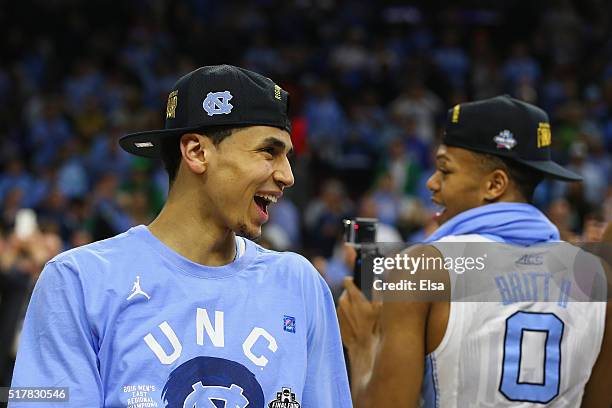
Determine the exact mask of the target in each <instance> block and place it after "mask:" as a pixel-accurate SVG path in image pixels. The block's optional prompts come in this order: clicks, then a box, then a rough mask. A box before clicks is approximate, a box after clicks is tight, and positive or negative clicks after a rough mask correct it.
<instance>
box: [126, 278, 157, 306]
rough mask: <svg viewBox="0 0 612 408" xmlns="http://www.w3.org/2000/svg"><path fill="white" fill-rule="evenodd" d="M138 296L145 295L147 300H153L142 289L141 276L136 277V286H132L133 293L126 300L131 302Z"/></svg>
mask: <svg viewBox="0 0 612 408" xmlns="http://www.w3.org/2000/svg"><path fill="white" fill-rule="evenodd" d="M136 295H143V296H144V297H146V298H147V300H149V299H151V296H149V295H147V294H146V293H145V291H144V290H142V289H141V288H140V276H136V281H135V282H134V286H132V293H131V294H130V296H128V298H127V299H126V300H130V299H131V298H133V297H134V296H136Z"/></svg>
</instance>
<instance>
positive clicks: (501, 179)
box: [484, 169, 510, 202]
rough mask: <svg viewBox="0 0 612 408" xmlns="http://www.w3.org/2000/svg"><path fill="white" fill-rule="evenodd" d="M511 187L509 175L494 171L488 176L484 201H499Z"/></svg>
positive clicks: (497, 170) (501, 171)
mask: <svg viewBox="0 0 612 408" xmlns="http://www.w3.org/2000/svg"><path fill="white" fill-rule="evenodd" d="M509 187H510V178H509V177H508V174H507V173H506V172H505V171H503V170H501V169H496V170H493V171H492V172H491V173H489V175H488V176H487V181H486V184H485V192H484V199H485V201H487V202H495V201H497V200H498V199H499V198H500V197H501V196H502V195H504V193H506V191H507V190H508V188H509Z"/></svg>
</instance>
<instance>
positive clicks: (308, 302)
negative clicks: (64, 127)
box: [13, 65, 351, 408]
mask: <svg viewBox="0 0 612 408" xmlns="http://www.w3.org/2000/svg"><path fill="white" fill-rule="evenodd" d="M287 109H288V94H287V93H286V92H285V91H284V90H282V89H281V88H280V87H279V86H278V85H276V84H274V82H272V81H271V80H270V79H268V78H265V77H263V76H261V75H259V74H256V73H254V72H251V71H248V70H245V69H241V68H237V67H233V66H229V65H222V66H210V67H202V68H199V69H197V70H195V71H193V72H191V73H190V74H188V75H186V76H184V77H183V78H181V79H180V80H179V81H178V82H177V83H176V85H175V87H174V88H173V90H172V92H170V95H169V98H168V105H167V110H166V126H165V129H164V130H155V131H148V132H141V133H136V134H131V135H127V136H125V137H123V138H122V139H121V141H120V143H121V146H122V147H123V148H124V149H125V150H127V151H129V152H132V153H134V154H137V155H141V156H145V157H150V158H161V159H162V160H163V162H164V165H165V167H166V169H167V171H168V174H169V178H170V185H171V187H170V191H169V194H168V200H167V202H166V204H165V206H164V208H163V209H162V211H161V213H160V214H159V216H158V217H157V218H156V219H155V220H154V221H153V222H152V223H151V224H150V225H148V226H144V225H140V226H137V227H134V228H132V229H130V230H128V231H127V232H125V233H123V234H120V235H118V236H116V237H113V238H111V239H108V240H105V241H101V242H96V243H93V244H91V245H87V246H84V247H80V248H77V249H73V250H71V251H68V252H65V253H63V254H61V255H59V256H57V257H56V258H54V259H53V260H52V261H50V262H49V263H48V264H47V266H46V267H45V270H44V271H43V273H42V275H41V277H40V279H39V281H38V283H37V285H36V289H35V290H34V293H33V296H32V300H31V303H30V305H29V308H28V312H27V316H26V320H25V326H24V329H23V335H22V338H21V342H20V347H19V352H18V356H17V363H16V368H15V374H14V377H13V387H41V388H45V387H67V388H68V391H69V404H68V406H74V407H102V406H105V407H106V406H108V407H111V406H112V407H162V406H166V407H180V408H183V407H189V408H193V407H198V408H203V407H211V408H212V407H225V408H230V407H231V408H245V407H249V408H251V407H253V408H263V407H268V406H272V405H274V404H277V403H284V402H288V403H289V402H290V403H291V404H292V405H291V406H292V407H299V406H304V407H350V406H351V401H350V395H349V390H348V382H347V377H346V370H345V365H344V359H343V351H342V346H341V343H340V337H339V330H338V323H337V320H336V315H335V311H334V304H333V300H332V297H331V294H330V291H329V289H328V288H327V286H326V284H325V282H324V281H323V279H322V278H321V277H320V275H319V274H318V273H317V271H316V270H315V269H314V268H313V267H312V266H311V265H310V264H309V263H308V262H307V261H306V260H305V259H304V258H303V257H301V256H299V255H297V254H293V253H277V252H273V251H269V250H265V249H263V248H262V247H260V246H258V245H257V244H255V243H254V242H252V241H250V239H253V238H256V237H258V236H259V235H260V234H261V228H262V225H263V224H264V223H265V222H266V221H267V220H268V207H269V206H270V205H273V204H274V203H275V202H276V201H277V200H279V199H281V196H282V194H283V190H284V189H285V188H287V187H291V185H292V184H293V182H294V180H293V174H292V172H291V167H290V164H289V160H288V155H289V154H290V153H291V151H292V144H291V138H290V133H289V132H290V123H289V119H288V116H287ZM237 235H239V236H237ZM285 395H287V397H286V398H287V401H284V400H283V398H285ZM14 406H19V404H18V403H15V404H14ZM45 406H50V405H45ZM58 406H62V407H64V406H67V405H66V404H63V403H58ZM274 406H276V405H274ZM283 406H285V405H283ZM287 406H288V405H287Z"/></svg>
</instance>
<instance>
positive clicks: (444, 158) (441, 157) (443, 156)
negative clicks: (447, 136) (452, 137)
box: [436, 153, 450, 163]
mask: <svg viewBox="0 0 612 408" xmlns="http://www.w3.org/2000/svg"><path fill="white" fill-rule="evenodd" d="M436 161H438V162H441V161H444V162H446V163H448V162H450V159H449V158H448V156H447V155H446V154H445V153H441V154H437V155H436Z"/></svg>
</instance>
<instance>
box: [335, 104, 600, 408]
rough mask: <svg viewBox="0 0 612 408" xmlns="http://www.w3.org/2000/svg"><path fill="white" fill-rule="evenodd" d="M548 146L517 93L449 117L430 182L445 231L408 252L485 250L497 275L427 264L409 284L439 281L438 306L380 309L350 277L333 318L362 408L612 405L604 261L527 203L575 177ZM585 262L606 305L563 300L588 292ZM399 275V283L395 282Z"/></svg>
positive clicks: (418, 300)
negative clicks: (542, 189) (542, 188)
mask: <svg viewBox="0 0 612 408" xmlns="http://www.w3.org/2000/svg"><path fill="white" fill-rule="evenodd" d="M550 145H551V132H550V125H549V120H548V116H547V115H546V113H545V112H544V111H542V110H541V109H539V108H537V107H535V106H533V105H530V104H527V103H525V102H522V101H519V100H516V99H513V98H511V97H508V96H499V97H495V98H491V99H487V100H483V101H478V102H472V103H465V104H461V105H457V106H455V107H454V108H453V109H451V110H449V112H448V119H447V125H446V132H445V136H444V140H443V142H442V144H441V145H440V147H439V149H438V151H437V155H436V172H435V173H434V174H433V175H432V176H431V178H430V179H429V180H428V183H427V185H428V188H429V189H430V190H431V191H432V200H433V201H434V203H436V204H438V205H439V206H441V207H443V209H442V210H441V211H440V213H439V214H438V221H439V223H440V227H439V228H438V230H436V231H435V232H434V233H433V234H432V236H430V237H429V238H428V240H427V241H428V244H427V245H418V246H416V247H412V248H409V249H408V250H407V255H408V256H411V257H413V258H419V257H420V258H422V259H433V260H436V259H438V260H444V259H458V258H457V257H458V256H463V257H465V256H466V255H474V256H476V255H478V252H479V251H477V250H476V249H477V248H478V245H488V247H487V248H488V252H489V256H490V257H489V260H488V262H485V263H486V266H487V268H488V274H485V273H482V274H478V272H466V273H465V276H461V277H459V276H458V275H457V274H458V273H460V272H458V271H457V269H456V268H455V269H453V268H452V267H451V268H448V269H445V268H446V267H441V266H434V267H430V268H428V269H427V270H425V269H423V268H420V269H419V270H417V271H416V273H415V274H414V275H410V274H408V277H409V278H411V279H414V280H419V278H423V279H425V278H426V279H427V280H431V281H434V282H437V283H440V284H442V285H443V287H444V289H445V290H444V291H440V294H438V295H437V296H438V297H436V298H435V299H434V300H436V301H432V297H431V296H429V297H424V296H420V295H422V294H423V293H421V294H418V293H416V292H405V293H404V294H402V296H404V298H403V300H404V301H386V300H387V298H385V301H384V302H382V304H381V303H380V302H373V303H370V302H368V301H367V300H366V299H365V297H364V296H363V295H362V294H361V292H360V291H359V290H358V289H357V288H356V287H355V285H354V284H353V283H352V282H351V281H350V280H349V281H347V282H346V285H345V286H346V289H347V290H346V292H345V293H344V295H343V296H342V297H341V299H340V302H339V307H338V315H339V319H340V326H341V331H342V338H343V341H344V343H345V345H346V347H347V348H348V355H349V361H350V365H351V385H352V393H353V401H354V404H355V406H357V407H374V406H376V407H380V406H383V407H416V406H425V407H539V406H547V407H579V406H581V404H582V406H584V407H606V408H607V407H610V405H611V404H612V393H611V392H610V389H611V387H612V384H611V382H610V377H609V373H608V371H609V368H610V366H612V344H611V338H610V337H611V336H612V321H611V320H612V319H611V315H612V313H611V312H610V310H609V308H610V307H609V304H608V306H606V302H605V298H606V294H605V291H606V284H605V281H603V282H602V281H597V279H602V278H603V279H605V275H604V270H603V267H604V266H603V265H602V263H600V261H599V259H597V258H595V257H593V256H590V255H588V254H586V253H584V251H579V250H578V249H576V248H574V247H571V246H570V245H569V244H565V243H560V242H559V232H558V230H557V229H556V228H555V227H554V225H553V224H552V223H550V221H549V220H548V219H546V217H545V216H544V215H543V214H542V213H541V212H540V211H538V210H537V209H536V208H535V207H533V206H532V205H531V204H529V202H530V201H531V198H532V195H533V191H534V189H535V187H536V186H537V184H538V183H539V182H540V181H541V180H542V179H543V178H545V177H551V178H555V179H559V180H565V181H578V180H580V177H579V176H578V175H576V174H574V173H572V172H570V171H568V170H566V169H564V168H562V167H561V166H559V165H558V164H556V163H555V162H553V161H552V160H551V159H550ZM462 242H463V243H464V244H461V243H462ZM467 242H470V244H469V245H468V244H466V243H467ZM474 242H478V243H479V244H474ZM554 242H557V243H556V244H552V243H554ZM508 251H514V252H508ZM480 253H481V254H482V251H480ZM577 263H579V265H580V266H581V267H582V266H585V265H586V266H588V267H589V268H588V269H589V272H590V277H591V278H592V279H591V281H590V286H589V285H586V286H589V287H590V288H593V287H594V288H598V289H599V290H600V291H602V292H603V295H602V294H601V293H600V294H599V296H597V297H596V300H599V301H597V302H595V301H578V300H585V299H578V298H577V297H576V298H574V297H572V298H569V297H568V296H566V295H567V294H568V293H570V289H568V288H573V287H574V288H575V286H580V285H583V286H584V285H585V283H584V279H583V278H581V277H578V275H574V271H573V270H572V267H573V268H575V266H576V264H577ZM432 264H433V265H440V264H439V263H435V262H432ZM491 271H492V272H494V274H493V273H491ZM396 272H397V271H396ZM555 273H556V275H555ZM563 274H565V275H563ZM490 275H494V276H490ZM559 275H561V277H559ZM553 276H554V277H553ZM403 277H405V275H402V274H400V273H399V272H397V273H395V274H390V280H391V282H392V283H397V282H401V278H403ZM489 278H491V279H489ZM538 280H540V282H538ZM394 281H395V282H394ZM522 282H527V284H526V285H527V286H529V287H530V290H525V289H526V287H521V286H520V285H521V284H523V283H522ZM576 283H578V285H576ZM572 285H574V286H572ZM451 288H452V300H453V301H450V300H451ZM535 288H538V289H535ZM544 288H545V289H544ZM579 289H581V290H582V289H585V288H584V287H581V288H579ZM586 289H587V292H589V291H588V289H589V288H586ZM468 292H471V294H472V295H474V294H477V295H480V296H482V295H483V294H484V295H486V296H484V298H480V299H479V301H477V302H476V301H465V300H473V299H475V298H473V297H471V296H470V293H468ZM574 292H576V291H575V290H574V291H573V292H571V293H574ZM577 292H580V290H578V291H577ZM458 295H459V297H460V296H461V295H463V296H464V299H463V300H464V301H459V300H460V299H459V297H458ZM487 296H489V298H487ZM585 297H586V300H589V299H592V298H590V297H589V293H587V294H586V295H585ZM407 300H408V301H407ZM487 300H488V301H487ZM606 308H607V309H608V310H607V312H608V313H606ZM604 331H605V335H604Z"/></svg>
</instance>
